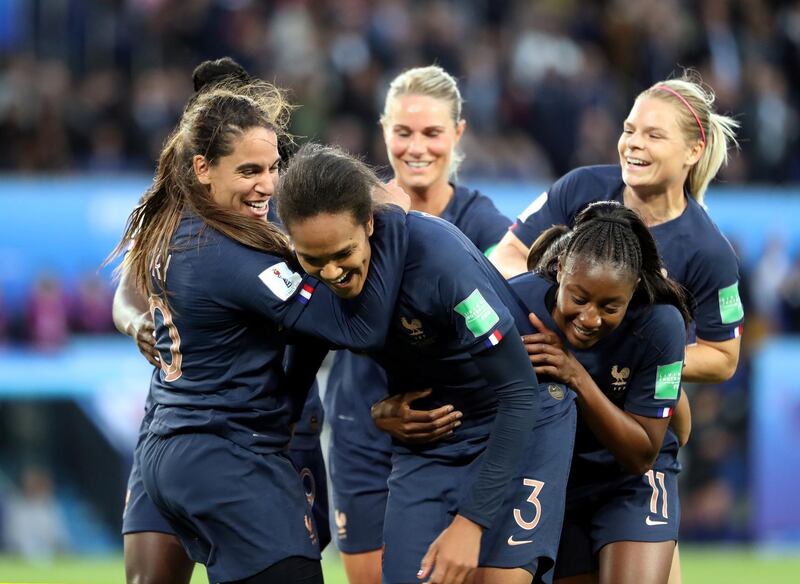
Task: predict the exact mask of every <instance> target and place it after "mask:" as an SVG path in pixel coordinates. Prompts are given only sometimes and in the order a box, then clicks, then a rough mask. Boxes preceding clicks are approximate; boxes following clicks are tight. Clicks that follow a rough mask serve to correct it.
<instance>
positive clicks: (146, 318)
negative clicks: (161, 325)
mask: <svg viewBox="0 0 800 584" xmlns="http://www.w3.org/2000/svg"><path fill="white" fill-rule="evenodd" d="M132 327H133V331H132V332H133V334H132V335H131V336H132V337H133V338H134V340H135V341H136V346H137V347H138V348H139V352H140V353H141V354H142V355H144V358H145V359H147V360H148V361H149V362H150V364H151V365H154V366H156V367H158V368H159V369H161V357H160V355H159V354H158V350H157V349H156V337H155V326H154V324H153V318H152V317H151V316H150V315H149V314H147V313H144V314H142V315H141V316H140V317H139V318H138V319H136V321H135V322H134V323H132Z"/></svg>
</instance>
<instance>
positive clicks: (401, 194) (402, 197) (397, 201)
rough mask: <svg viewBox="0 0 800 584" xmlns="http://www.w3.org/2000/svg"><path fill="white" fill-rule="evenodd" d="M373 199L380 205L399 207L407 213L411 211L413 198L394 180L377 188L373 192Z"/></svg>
mask: <svg viewBox="0 0 800 584" xmlns="http://www.w3.org/2000/svg"><path fill="white" fill-rule="evenodd" d="M372 197H373V198H374V199H375V200H376V201H377V202H379V203H388V204H391V205H397V206H398V207H400V208H401V209H403V211H405V212H406V213H408V211H409V210H410V209H411V197H409V196H408V193H406V192H405V191H404V190H403V188H402V187H401V186H400V185H399V184H397V181H396V180H394V179H392V180H390V181H389V182H387V183H385V184H382V185H379V186H378V187H376V188H375V189H374V191H373V192H372Z"/></svg>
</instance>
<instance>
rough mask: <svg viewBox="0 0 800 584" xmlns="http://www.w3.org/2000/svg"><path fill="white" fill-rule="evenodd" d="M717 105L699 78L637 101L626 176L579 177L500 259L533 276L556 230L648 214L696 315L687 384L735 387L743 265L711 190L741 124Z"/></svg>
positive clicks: (541, 209) (535, 213)
mask: <svg viewBox="0 0 800 584" xmlns="http://www.w3.org/2000/svg"><path fill="white" fill-rule="evenodd" d="M713 104H714V96H713V94H712V93H710V92H708V91H706V90H705V89H704V88H703V86H702V85H701V84H700V83H699V81H694V80H692V79H691V78H689V77H684V78H682V79H672V80H669V81H662V82H659V83H656V84H655V85H653V86H652V87H650V88H649V89H647V90H645V91H643V92H642V93H641V94H639V96H638V97H637V98H636V102H635V103H634V105H633V108H632V109H631V111H630V113H629V114H628V117H627V119H626V120H625V123H624V126H623V131H622V134H621V135H620V138H619V143H618V144H617V150H618V152H619V160H620V164H619V166H591V167H584V168H578V169H576V170H573V171H572V172H570V173H568V174H566V175H565V176H564V177H562V178H561V179H559V180H558V181H556V183H555V184H553V186H552V187H551V188H550V189H549V191H547V192H545V193H542V195H540V196H539V197H538V198H537V199H536V200H535V201H533V203H531V205H530V206H528V208H527V209H526V210H525V211H523V212H522V214H521V215H520V216H519V218H518V219H517V221H516V223H515V224H514V225H513V226H512V228H511V230H510V231H509V232H508V233H507V234H506V235H505V237H503V240H502V241H501V242H500V244H499V245H498V246H497V248H496V249H495V250H494V252H493V253H492V256H491V259H492V261H493V262H494V263H495V265H497V267H498V268H499V269H500V271H501V272H503V273H504V274H505V275H506V276H513V275H515V274H519V273H521V272H523V271H525V268H526V265H525V258H526V256H527V253H528V248H529V247H530V245H531V244H532V243H533V241H534V240H535V239H536V237H537V236H538V235H539V234H540V233H541V232H542V231H544V230H545V229H546V228H548V227H550V226H551V225H557V224H565V225H572V224H573V223H574V221H575V216H576V215H577V214H578V212H579V211H580V210H581V209H583V207H585V206H586V205H587V204H588V203H590V202H592V201H602V200H616V201H620V202H622V203H624V204H625V206H626V207H629V208H631V209H635V210H636V211H638V212H639V213H640V214H641V216H642V218H643V219H644V221H645V223H646V224H647V226H648V227H649V228H650V231H651V233H652V234H653V237H655V239H656V243H657V244H658V250H659V253H660V254H661V257H662V258H663V261H664V264H665V267H666V269H667V271H668V274H669V276H670V278H672V279H673V280H675V281H677V282H679V283H680V284H682V285H683V286H684V287H685V288H686V289H687V290H688V291H689V293H690V295H691V300H692V302H693V304H694V306H695V324H696V334H697V342H696V343H693V344H690V345H689V346H687V348H686V367H685V368H684V371H683V379H684V381H696V382H711V383H713V382H720V381H724V380H726V379H729V378H730V377H731V375H733V373H734V371H735V370H736V365H737V363H738V359H739V345H740V342H741V339H740V338H739V335H740V333H741V324H742V319H743V316H744V315H743V311H742V304H741V301H740V300H739V292H738V285H739V268H738V263H737V259H736V255H735V254H734V252H733V249H732V248H731V246H730V244H729V243H728V241H727V240H726V239H725V237H724V236H723V235H722V234H721V233H720V232H719V229H718V228H717V226H716V225H715V224H714V223H713V221H712V220H711V219H710V218H709V216H708V214H707V213H706V211H705V209H704V208H703V206H702V204H703V196H704V195H705V192H706V188H707V187H708V184H709V183H710V182H711V180H712V179H713V178H714V176H715V175H716V174H717V171H718V170H719V169H720V167H721V166H722V164H724V163H725V162H726V161H727V157H728V147H729V145H730V144H731V143H733V142H734V141H735V138H734V130H735V128H736V127H737V125H738V124H737V122H736V121H735V120H733V119H731V118H729V117H725V116H721V115H719V114H716V113H714V110H713Z"/></svg>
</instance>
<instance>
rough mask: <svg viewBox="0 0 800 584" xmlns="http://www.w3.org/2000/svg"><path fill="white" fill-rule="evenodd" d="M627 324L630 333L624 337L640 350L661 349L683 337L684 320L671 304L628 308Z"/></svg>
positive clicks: (684, 329) (684, 332) (684, 330)
mask: <svg viewBox="0 0 800 584" xmlns="http://www.w3.org/2000/svg"><path fill="white" fill-rule="evenodd" d="M626 320H629V322H628V326H629V327H630V329H629V330H630V331H631V333H632V334H630V335H627V336H626V338H627V339H629V340H630V341H631V344H632V345H635V346H637V347H638V349H639V350H640V351H650V350H656V351H659V352H661V351H663V350H665V348H666V347H667V346H670V345H671V344H672V341H674V340H681V344H684V343H683V340H684V339H685V334H686V322H685V321H684V319H683V315H682V314H681V311H680V310H678V308H677V307H676V306H674V305H672V304H666V303H657V304H649V305H645V306H639V307H634V308H632V309H630V310H629V319H628V318H626Z"/></svg>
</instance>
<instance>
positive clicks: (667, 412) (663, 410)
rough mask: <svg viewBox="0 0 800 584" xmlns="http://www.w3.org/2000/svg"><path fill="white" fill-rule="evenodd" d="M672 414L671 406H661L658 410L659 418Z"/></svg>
mask: <svg viewBox="0 0 800 584" xmlns="http://www.w3.org/2000/svg"><path fill="white" fill-rule="evenodd" d="M671 415H672V408H661V409H659V410H658V417H659V418H669V417H670V416H671Z"/></svg>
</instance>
